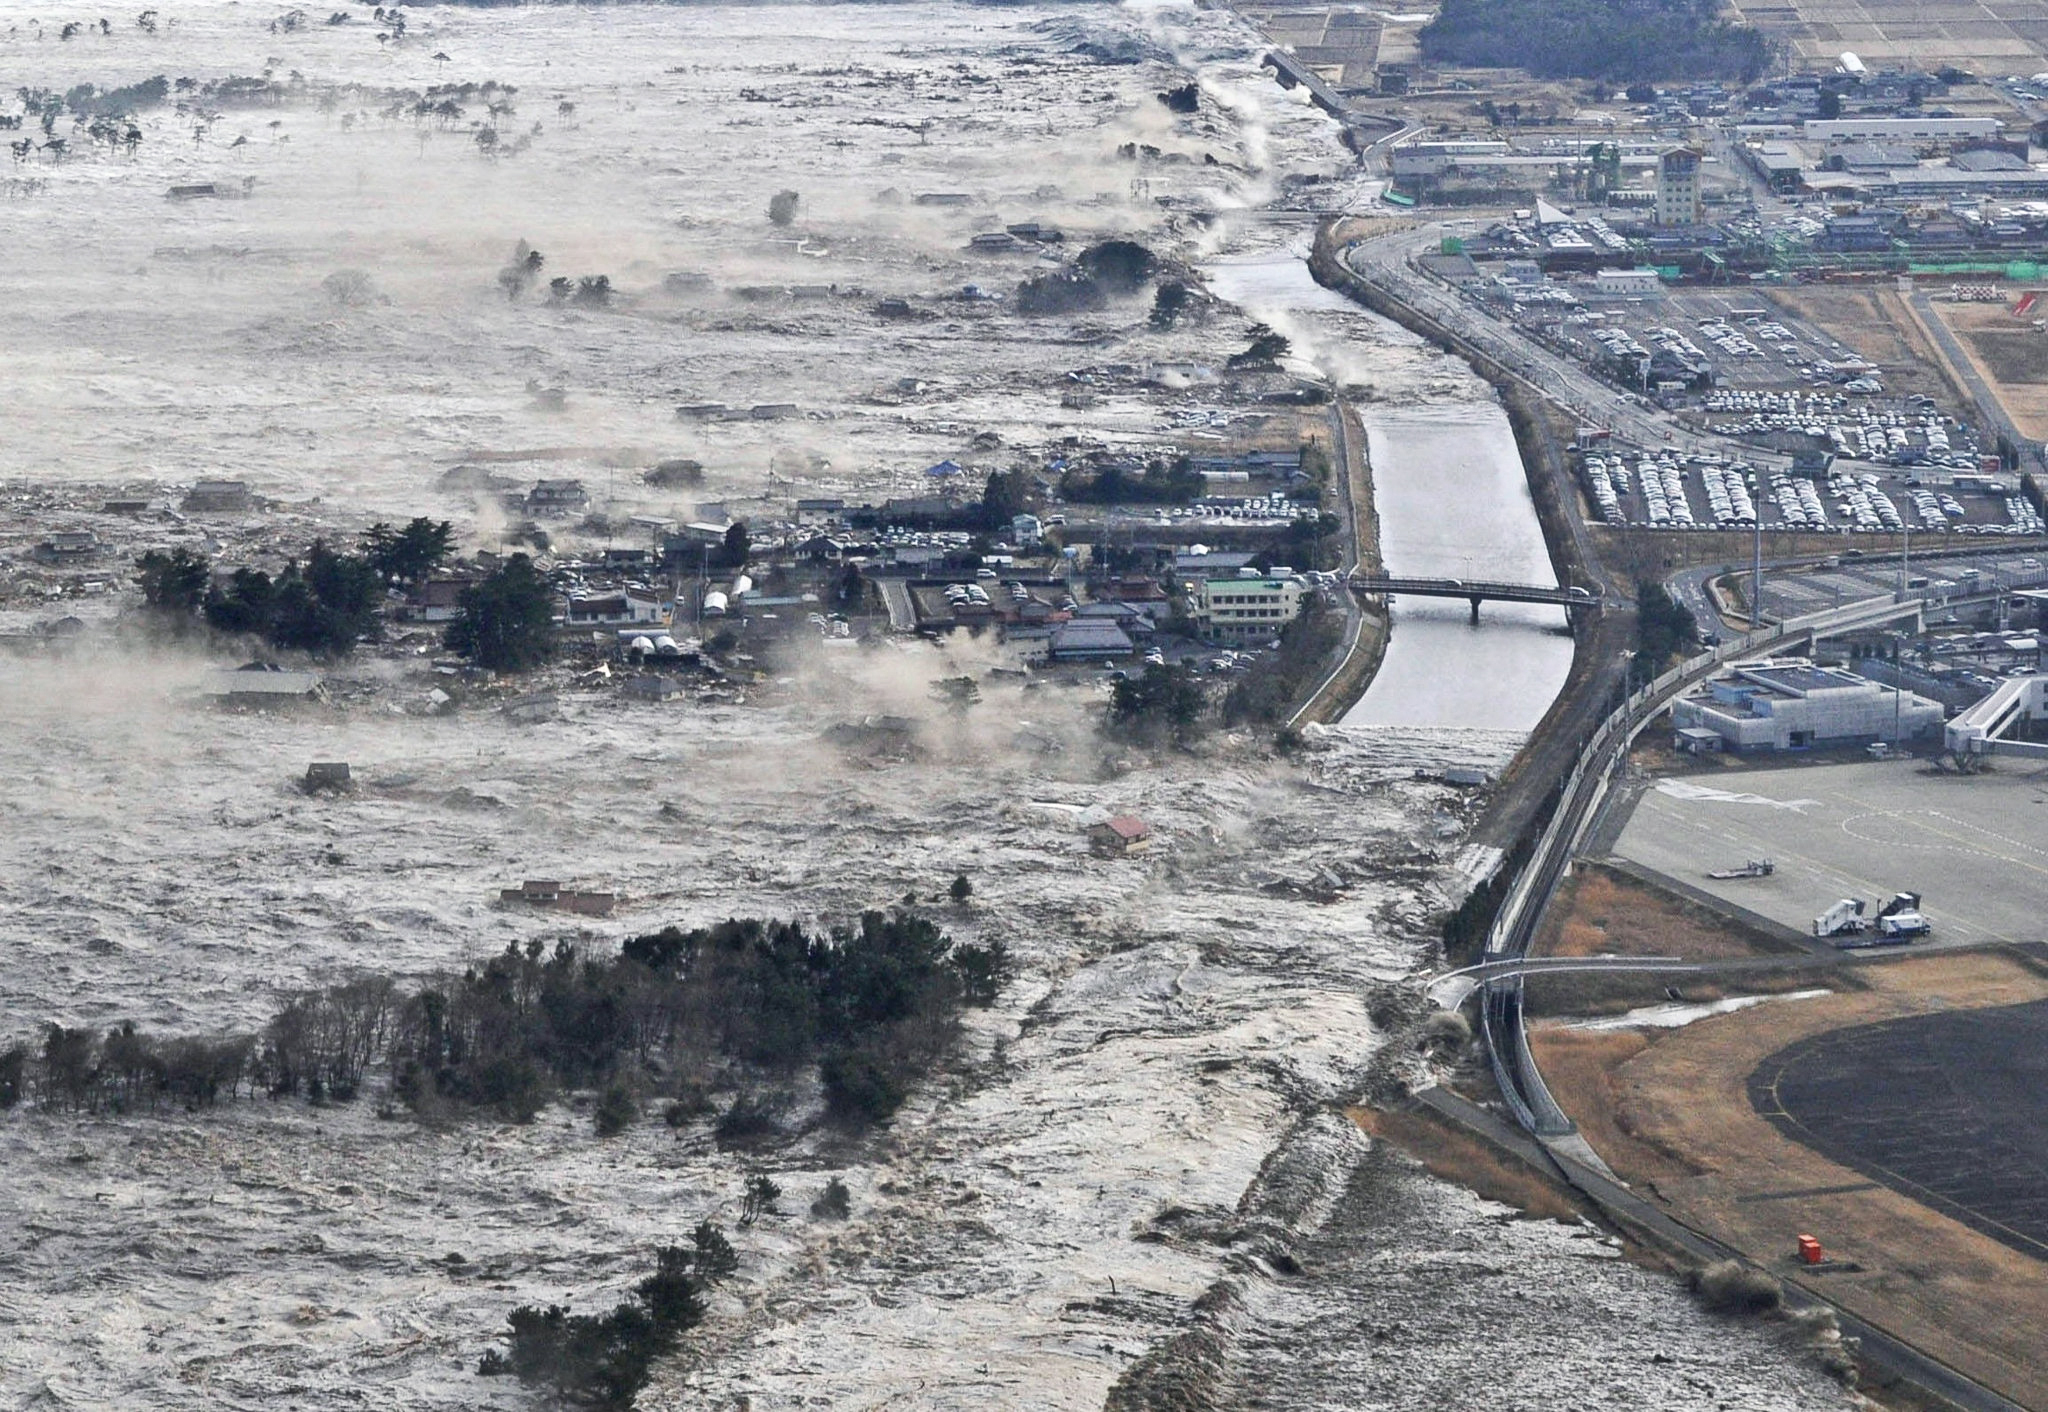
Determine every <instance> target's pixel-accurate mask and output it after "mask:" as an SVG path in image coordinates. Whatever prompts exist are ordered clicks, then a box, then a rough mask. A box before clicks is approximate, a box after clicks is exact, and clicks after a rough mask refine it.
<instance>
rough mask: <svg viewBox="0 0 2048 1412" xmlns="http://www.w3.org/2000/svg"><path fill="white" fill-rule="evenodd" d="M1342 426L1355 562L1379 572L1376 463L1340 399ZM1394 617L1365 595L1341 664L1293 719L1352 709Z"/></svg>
mask: <svg viewBox="0 0 2048 1412" xmlns="http://www.w3.org/2000/svg"><path fill="white" fill-rule="evenodd" d="M1331 421H1332V422H1333V423H1334V424H1335V429H1336V432H1337V446H1336V448H1335V450H1336V452H1337V455H1338V459H1339V460H1340V462H1341V464H1340V465H1339V466H1338V468H1337V469H1338V472H1339V474H1340V476H1341V477H1342V480H1341V484H1342V486H1343V493H1344V507H1345V511H1346V518H1347V519H1348V520H1349V522H1350V526H1349V527H1350V530H1351V542H1352V546H1353V548H1352V568H1353V569H1354V570H1355V571H1357V572H1359V573H1366V574H1377V573H1380V572H1382V571H1383V570H1384V569H1385V567H1386V566H1385V565H1384V564H1383V563H1382V562H1381V559H1380V520H1379V511H1378V510H1377V508H1376V506H1375V502H1374V499H1373V486H1372V467H1371V465H1370V463H1369V462H1368V460H1367V457H1366V441H1365V428H1364V427H1363V426H1361V425H1360V424H1359V421H1358V414H1357V413H1356V412H1355V411H1353V410H1352V409H1351V408H1350V407H1347V406H1344V405H1342V404H1341V402H1340V404H1339V405H1338V407H1337V408H1336V410H1335V411H1334V412H1332V414H1331ZM1390 627H1391V623H1390V621H1389V618H1388V616H1387V609H1386V605H1384V604H1381V603H1373V602H1370V601H1366V600H1362V599H1361V600H1360V601H1359V602H1358V603H1357V604H1356V606H1355V607H1354V608H1353V610H1352V614H1351V632H1350V634H1349V636H1348V637H1347V639H1346V641H1345V643H1344V646H1343V648H1342V649H1341V655H1340V657H1339V659H1338V661H1337V664H1336V666H1335V667H1334V668H1333V669H1332V670H1331V672H1330V674H1329V675H1328V676H1327V677H1325V678H1324V679H1323V681H1322V683H1321V684H1320V685H1319V686H1317V687H1316V689H1315V690H1314V691H1313V692H1311V693H1310V695H1309V698H1308V700H1307V701H1306V702H1304V703H1303V704H1302V707H1301V709H1300V710H1298V711H1296V712H1295V713H1294V716H1293V718H1292V719H1291V720H1290V721H1289V722H1288V724H1289V725H1290V726H1303V725H1307V724H1309V723H1310V722H1312V721H1313V722H1319V723H1328V722H1330V721H1335V720H1339V719H1341V718H1342V717H1343V715H1344V713H1345V712H1346V711H1348V710H1350V709H1351V707H1352V706H1353V705H1354V704H1355V703H1356V702H1357V700H1358V698H1359V697H1361V696H1363V695H1365V689H1366V688H1367V687H1368V686H1370V685H1371V684H1372V679H1373V677H1374V676H1376V675H1377V674H1378V673H1379V669H1380V662H1381V661H1382V660H1383V659H1384V658H1385V657H1386V655H1387V635H1388V632H1389V629H1390Z"/></svg>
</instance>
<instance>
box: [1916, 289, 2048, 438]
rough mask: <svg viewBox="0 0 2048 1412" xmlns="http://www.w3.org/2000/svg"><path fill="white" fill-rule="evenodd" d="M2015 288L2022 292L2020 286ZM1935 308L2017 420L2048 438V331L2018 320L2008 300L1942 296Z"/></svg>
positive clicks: (2015, 422)
mask: <svg viewBox="0 0 2048 1412" xmlns="http://www.w3.org/2000/svg"><path fill="white" fill-rule="evenodd" d="M2013 293H2014V295H2015V297H2017V295H2018V293H2019V291H2018V290H2017V289H2015V290H2014V291H2013ZM1933 307H1934V312H1935V314H1936V315H1937V316H1938V317H1939V318H1940V319H1941V321H1942V322H1943V323H1945V324H1947V325H1948V326H1949V327H1950V328H1951V329H1953V330H1955V333H1956V340H1957V341H1958V342H1959V343H1961V344H1962V345H1963V347H1964V349H1965V350H1966V351H1967V352H1968V353H1969V355H1970V361H1971V362H1972V363H1974V364H1975V365H1976V368H1977V371H1978V372H1979V373H1980V374H1982V375H1983V378H1984V380H1985V381H1986V382H1988V383H1990V384H1991V390H1992V392H1993V393H1994V394H1995V395H1996V396H1997V398H1998V401H1999V403H2000V405H2001V406H2003V407H2004V408H2005V414H2006V415H2007V416H2008V417H2011V418H2012V421H2013V425H2014V426H2016V427H2018V428H2019V429H2020V430H2021V431H2022V432H2024V433H2025V434H2026V435H2028V436H2029V437H2032V438H2035V439H2036V440H2040V439H2043V438H2048V330H2043V329H2037V328H2034V327H2032V325H2031V324H2030V323H2029V322H2028V321H2026V320H2022V319H2015V318H2014V317H2013V316H2012V315H2011V314H2009V313H2007V312H2006V307H2005V305H2003V304H1950V303H1945V302H1943V301H1940V300H1936V301H1934V305H1933ZM2043 312H2044V313H2048V311H2043Z"/></svg>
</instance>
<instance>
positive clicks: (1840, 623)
mask: <svg viewBox="0 0 2048 1412" xmlns="http://www.w3.org/2000/svg"><path fill="white" fill-rule="evenodd" d="M1924 608H1925V605H1924V604H1923V603H1922V602H1921V601H1920V600H1918V599H1915V598H1901V597H1893V598H1887V599H1882V600H1865V601H1863V602H1861V603H1855V604H1851V605H1849V606H1848V607H1845V608H1833V609H1829V610H1827V611H1825V612H1820V613H1809V614H1806V615H1805V616H1803V617H1798V618H1790V619H1787V620H1785V621H1784V622H1782V623H1780V624H1778V626H1777V627H1776V628H1775V629H1773V630H1772V631H1770V632H1768V633H1761V634H1753V635H1751V636H1750V637H1748V638H1746V639H1744V640H1743V641H1742V642H1739V643H1723V644H1721V645H1720V646H1717V647H1714V648H1712V649H1710V650H1709V651H1706V652H1702V653H1700V654H1698V655H1697V656H1694V657H1691V658H1688V659H1687V660H1686V661H1684V662H1682V663H1680V664H1679V665H1678V666H1676V667H1673V668H1671V669H1670V670H1669V671H1667V672H1665V673H1663V674H1662V675H1660V676H1658V677H1657V678H1656V679H1655V680H1653V681H1651V682H1650V683H1648V684H1647V685H1645V686H1642V687H1639V688H1638V689H1637V690H1635V691H1634V692H1632V693H1630V695H1629V697H1628V699H1627V700H1626V701H1624V702H1623V703H1622V704H1621V705H1620V706H1619V707H1617V708H1616V709H1615V710H1614V711H1613V712H1612V713H1611V714H1609V715H1608V717H1607V718H1606V719H1605V720H1604V721H1602V722H1601V723H1600V725H1599V726H1598V727H1597V728H1596V729H1595V730H1594V732H1593V734H1592V735H1591V736H1590V737H1588V739H1587V741H1586V744H1585V746H1584V747H1583V748H1582V749H1581V750H1580V751H1579V757H1578V760H1577V761H1576V762H1575V763H1574V764H1573V766H1572V771H1571V773H1570V774H1569V775H1567V776H1566V777H1565V782H1564V785H1563V787H1562V789H1561V790H1560V791H1559V793H1558V800H1557V805H1556V807H1555V808H1554V809H1553V810H1552V811H1551V815H1550V820H1549V822H1548V823H1546V824H1545V825H1544V829H1543V832H1542V834H1541V835H1539V837H1538V839H1537V842H1536V846H1535V848H1534V849H1533V850H1532V851H1531V852H1530V855H1529V861H1528V862H1527V863H1526V864H1525V865H1523V868H1522V870H1521V872H1520V873H1519V874H1517V875H1516V877H1515V880H1514V882H1513V884H1512V885H1511V886H1510V887H1509V888H1508V892H1507V896H1506V897H1505V898H1503V899H1502V901H1501V906H1500V910H1499V911H1498V912H1496V913H1495V914H1494V920H1493V926H1492V928H1491V929H1490V930H1489V931H1488V932H1487V938H1486V948H1485V953H1484V955H1485V959H1486V960H1488V961H1504V960H1512V959H1515V958H1517V957H1521V956H1525V955H1527V954H1528V949H1529V943H1530V941H1531V940H1532V939H1533V937H1534V935H1535V931H1536V925H1537V923H1538V922H1540V921H1541V920H1542V917H1543V912H1544V910H1545V909H1546V908H1547V907H1548V906H1549V905H1550V899H1551V897H1552V896H1553V894H1554V893H1555V892H1556V890H1557V884H1558V882H1559V881H1560V879H1561V878H1562V877H1563V874H1564V870H1565V867H1566V865H1567V864H1568V863H1569V862H1570V860H1571V858H1572V855H1573V854H1574V853H1575V852H1577V850H1578V847H1579V845H1580V843H1581V842H1582V841H1583V839H1584V838H1585V833H1586V830H1587V829H1588V828H1590V827H1591V826H1592V821H1593V819H1594V818H1595V817H1597V816H1598V814H1599V812H1600V806H1601V805H1602V804H1604V803H1605V802H1606V799H1607V794H1608V790H1609V789H1610V788H1611V787H1612V785H1613V782H1614V777H1615V775H1616V774H1617V773H1618V772H1619V770H1620V767H1621V765H1622V762H1624V761H1625V760H1626V759H1627V758H1628V748H1629V746H1630V745H1631V744H1633V743H1634V741H1635V738H1636V737H1637V736H1638V735H1640V734H1642V732H1643V729H1644V728H1645V727H1646V726H1648V725H1649V723H1650V722H1651V721H1652V720H1654V719H1655V718H1656V717H1657V716H1658V715H1659V714H1660V713H1661V712H1662V711H1663V710H1664V708H1665V707H1666V706H1668V705H1669V704H1670V703H1671V700H1672V699H1673V698H1674V697H1676V696H1677V695H1678V694H1679V693H1680V692H1681V691H1684V690H1686V689H1687V688H1688V687H1691V686H1693V685H1695V684H1696V683H1698V682H1700V681H1702V680H1704V679H1705V678H1706V677H1708V676H1711V675H1712V674H1713V673H1714V672H1715V671H1717V670H1719V668H1720V667H1721V666H1722V665H1723V664H1724V663H1726V662H1729V661H1731V660H1737V659H1744V658H1752V657H1757V656H1760V655H1763V654H1765V653H1770V652H1774V651H1777V650H1779V649H1781V648H1783V647H1787V646H1789V645H1791V644H1792V643H1795V642H1798V641H1801V640H1802V639H1806V638H1811V637H1814V636H1817V635H1822V634H1826V633H1830V632H1844V631H1851V630H1853V629H1856V628H1861V627H1873V626H1875V625H1876V624H1878V623H1882V622H1887V621H1889V620H1891V619H1893V618H1897V617H1905V616H1908V615H1917V614H1919V613H1921V612H1922V611H1924ZM1522 981H1523V978H1522V977H1521V976H1520V975H1519V974H1518V975H1515V976H1513V977H1511V978H1508V979H1503V980H1489V981H1487V982H1486V984H1485V986H1484V989H1483V994H1482V998H1481V1003H1480V1026H1481V1029H1482V1031H1483V1033H1484V1034H1485V1036H1486V1048H1487V1054H1488V1056H1489V1058H1490V1061H1491V1063H1492V1065H1493V1071H1494V1079H1495V1081H1496V1082H1497V1083H1498V1084H1499V1086H1500V1090H1501V1094H1502V1096H1503V1097H1504V1098H1505V1100H1506V1102H1507V1105H1508V1108H1509V1109H1510V1111H1512V1112H1513V1113H1514V1115H1515V1120H1516V1121H1517V1122H1519V1123H1520V1124H1521V1125H1522V1126H1523V1127H1524V1128H1526V1129H1527V1130H1528V1131H1529V1132H1531V1133H1534V1134H1535V1135H1536V1136H1538V1137H1561V1136H1563V1135H1564V1134H1566V1133H1570V1132H1572V1131H1574V1125H1573V1123H1572V1121H1571V1119H1570V1118H1568V1117H1567V1116H1565V1113H1564V1110H1563V1109H1562V1108H1560V1107H1558V1105H1557V1101H1556V1099H1554V1098H1552V1097H1551V1094H1550V1090H1549V1088H1548V1087H1547V1086H1546V1085H1545V1084H1544V1082H1543V1075H1542V1073H1541V1071H1539V1070H1538V1068H1537V1067H1536V1060H1535V1057H1534V1056H1533V1055H1532V1054H1531V1053H1530V1052H1529V1040H1528V1032H1527V1029H1526V1027H1525V1026H1524V1025H1523V1024H1522Z"/></svg>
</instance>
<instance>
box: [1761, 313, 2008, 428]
mask: <svg viewBox="0 0 2048 1412" xmlns="http://www.w3.org/2000/svg"><path fill="white" fill-rule="evenodd" d="M1768 297H1769V298H1770V299H1772V300H1774V301H1775V302H1777V303H1778V304H1780V305H1782V306H1784V307H1785V308H1787V309H1789V310H1791V311H1792V312H1793V313H1795V314H1797V315H1799V316H1800V317H1801V318H1804V319H1807V320H1809V321H1810V322H1812V323H1813V324H1814V325H1815V326H1816V327H1818V328H1820V329H1822V330H1824V331H1825V332H1826V333H1828V334H1829V335H1830V336H1832V337H1834V338H1837V339H1840V340H1841V342H1842V344H1843V346H1844V347H1847V348H1851V349H1854V350H1855V352H1856V353H1857V354H1858V355H1859V356H1860V357H1863V358H1866V359H1868V360H1869V361H1870V362H1873V363H1875V364H1877V366H1878V368H1879V369H1880V370H1881V371H1880V376H1881V377H1882V378H1883V381H1884V387H1885V392H1886V393H1887V394H1888V395H1890V396H1894V397H1904V396H1912V395H1918V396H1923V397H1932V398H1933V399H1934V400H1935V401H1937V402H1939V403H1941V404H1942V405H1943V406H1945V407H1950V408H1967V407H1969V406H1970V399H1969V396H1968V395H1967V394H1966V393H1965V392H1964V391H1963V389H1962V388H1960V387H1957V386H1956V385H1955V383H1954V382H1953V381H1952V380H1951V379H1950V378H1949V376H1948V374H1947V373H1946V372H1945V371H1944V367H1945V364H1944V360H1943V359H1942V357H1941V356H1940V354H1939V353H1938V352H1936V351H1935V347H1934V344H1933V342H1932V340H1930V339H1929V338H1928V337H1927V335H1926V333H1925V332H1924V331H1923V330H1922V329H1921V328H1920V326H1919V324H1918V323H1917V322H1915V320H1914V319H1913V318H1912V316H1911V313H1910V311H1909V310H1908V309H1907V307H1906V305H1905V303H1904V302H1903V301H1901V300H1900V298H1899V296H1898V294H1897V292H1896V291H1894V290H1890V289H1881V288H1878V287H1876V286H1871V285H1863V286H1855V285H1836V286H1826V285H1807V286H1802V287H1800V288H1798V289H1773V290H1771V291H1769V294H1768Z"/></svg>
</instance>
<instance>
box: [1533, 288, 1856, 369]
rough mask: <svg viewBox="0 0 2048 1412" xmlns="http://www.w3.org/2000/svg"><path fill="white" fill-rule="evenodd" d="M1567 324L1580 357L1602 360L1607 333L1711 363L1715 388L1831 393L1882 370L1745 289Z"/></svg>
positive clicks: (1593, 314) (1581, 315) (1679, 297)
mask: <svg viewBox="0 0 2048 1412" xmlns="http://www.w3.org/2000/svg"><path fill="white" fill-rule="evenodd" d="M1537 317H1538V318H1539V319H1540V320H1541V321H1542V322H1544V323H1545V324H1547V325H1548V326H1550V327H1551V328H1552V329H1555V327H1556V326H1557V325H1558V323H1559V316H1558V315H1555V314H1547V315H1538V316H1537ZM1562 325H1563V331H1564V335H1565V337H1566V339H1567V340H1568V341H1571V342H1575V343H1577V344H1578V345H1579V347H1578V350H1577V351H1578V352H1579V353H1580V354H1581V356H1584V357H1588V358H1597V357H1598V355H1599V348H1600V343H1601V341H1602V339H1603V336H1605V337H1607V338H1611V337H1612V336H1613V335H1616V334H1619V335H1621V336H1622V337H1624V338H1626V339H1629V340H1632V341H1633V343H1634V344H1635V345H1636V346H1637V347H1638V348H1640V349H1641V350H1642V351H1643V352H1645V353H1648V352H1653V351H1663V352H1668V353H1671V354H1674V355H1676V356H1678V357H1680V358H1683V359H1690V360H1694V361H1697V362H1699V363H1702V364H1705V365H1708V366H1711V367H1712V369H1713V378H1714V386H1715V387H1716V388H1717V389H1722V388H1732V389H1741V390H1745V391H1755V392H1805V391H1811V390H1815V389H1817V388H1825V389H1829V390H1831V391H1832V390H1837V389H1839V388H1840V386H1841V385H1843V384H1845V383H1848V382H1851V381H1855V380H1856V379H1858V378H1867V377H1871V376H1872V375H1874V374H1875V373H1876V371H1877V370H1876V369H1874V368H1873V367H1872V366H1871V365H1870V364H1869V363H1867V362H1864V361H1863V360H1862V359H1860V358H1858V357H1857V356H1856V354H1855V353H1854V352H1853V351H1852V350H1851V349H1849V348H1848V347H1846V346H1845V345H1843V344H1842V343H1841V342H1840V341H1839V340H1837V339H1834V338H1831V337H1830V336H1828V335H1827V334H1826V333H1823V332H1822V331H1821V330H1819V329H1818V328H1815V327H1814V326H1813V325H1812V324H1810V323H1807V322H1806V321H1804V320H1802V319H1800V318H1797V317H1796V316H1794V315H1791V314H1787V313H1784V312H1782V311H1780V310H1778V309H1775V308H1773V307H1771V306H1770V305H1769V304H1767V303H1766V302H1765V301H1764V299H1763V298H1762V297H1761V296H1760V295H1757V294H1754V293H1752V292H1750V291H1748V290H1745V289H1725V290H1719V289H1667V290H1665V291H1664V292H1663V293H1662V294H1661V295H1659V296H1658V297H1656V298H1654V299H1628V300H1613V301H1603V302H1599V303H1589V304H1588V305H1587V306H1586V308H1584V309H1583V310H1580V311H1577V312H1574V313H1572V314H1567V315H1563V316H1562ZM1876 385H1877V386H1878V387H1880V388H1881V386H1882V384H1881V383H1878V384H1876ZM1857 390H1858V391H1862V390H1864V389H1863V388H1858V389H1857Z"/></svg>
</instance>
